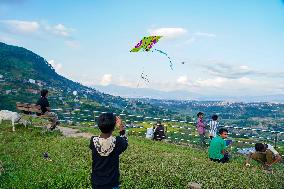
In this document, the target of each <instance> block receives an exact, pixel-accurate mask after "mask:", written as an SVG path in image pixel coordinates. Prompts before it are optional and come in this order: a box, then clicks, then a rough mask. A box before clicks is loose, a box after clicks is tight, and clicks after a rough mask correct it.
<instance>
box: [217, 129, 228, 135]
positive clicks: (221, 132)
mask: <svg viewBox="0 0 284 189" xmlns="http://www.w3.org/2000/svg"><path fill="white" fill-rule="evenodd" d="M224 132H226V133H228V130H227V129H224V128H221V129H219V134H220V135H221V134H223V133H224Z"/></svg>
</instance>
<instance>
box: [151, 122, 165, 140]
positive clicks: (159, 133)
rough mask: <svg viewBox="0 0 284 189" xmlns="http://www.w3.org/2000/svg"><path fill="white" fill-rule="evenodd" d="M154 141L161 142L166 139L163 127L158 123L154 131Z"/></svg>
mask: <svg viewBox="0 0 284 189" xmlns="http://www.w3.org/2000/svg"><path fill="white" fill-rule="evenodd" d="M153 139H154V140H158V141H161V140H163V139H166V135H165V127H164V125H162V124H161V122H160V121H157V127H156V128H155V129H154V138H153Z"/></svg>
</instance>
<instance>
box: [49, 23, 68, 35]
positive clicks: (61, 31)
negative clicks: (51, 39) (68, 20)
mask: <svg viewBox="0 0 284 189" xmlns="http://www.w3.org/2000/svg"><path fill="white" fill-rule="evenodd" d="M45 30H46V31H47V32H49V33H51V34H53V35H57V36H60V37H70V33H71V32H72V31H74V29H72V28H67V27H66V26H64V25H63V24H56V25H54V26H49V25H46V26H45Z"/></svg>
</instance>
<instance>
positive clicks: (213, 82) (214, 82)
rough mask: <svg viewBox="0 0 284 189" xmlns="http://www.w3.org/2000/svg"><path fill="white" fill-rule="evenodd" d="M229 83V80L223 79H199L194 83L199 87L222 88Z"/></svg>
mask: <svg viewBox="0 0 284 189" xmlns="http://www.w3.org/2000/svg"><path fill="white" fill-rule="evenodd" d="M226 82H228V79H226V78H222V77H216V78H210V79H203V80H202V79H198V80H196V81H195V82H194V84H195V86H197V87H214V88H216V87H222V86H224V84H225V83H226Z"/></svg>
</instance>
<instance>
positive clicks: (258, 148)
mask: <svg viewBox="0 0 284 189" xmlns="http://www.w3.org/2000/svg"><path fill="white" fill-rule="evenodd" d="M254 148H255V150H256V151H258V152H262V151H263V150H264V145H263V144H262V143H256V144H255V146H254Z"/></svg>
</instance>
